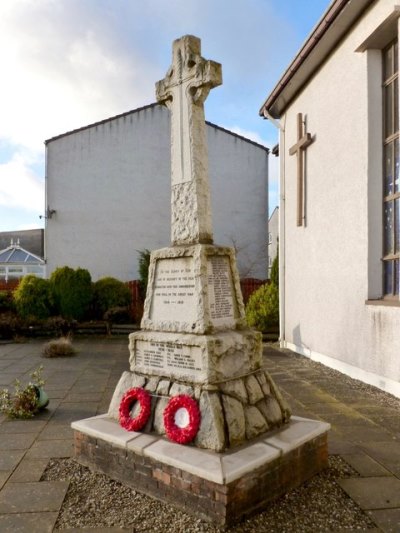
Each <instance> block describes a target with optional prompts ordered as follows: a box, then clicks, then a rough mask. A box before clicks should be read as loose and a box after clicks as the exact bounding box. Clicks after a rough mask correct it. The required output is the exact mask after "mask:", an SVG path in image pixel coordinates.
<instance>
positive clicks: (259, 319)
mask: <svg viewBox="0 0 400 533" xmlns="http://www.w3.org/2000/svg"><path fill="white" fill-rule="evenodd" d="M246 319H247V323H248V324H249V326H251V327H254V328H256V329H258V330H260V331H267V330H268V328H271V327H275V326H278V325H279V289H278V287H277V286H276V285H275V283H271V284H269V285H263V286H262V287H260V288H259V289H257V290H256V291H255V292H253V294H252V295H251V296H250V298H249V301H248V303H247V306H246Z"/></svg>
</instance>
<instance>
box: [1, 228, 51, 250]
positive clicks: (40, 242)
mask: <svg viewBox="0 0 400 533" xmlns="http://www.w3.org/2000/svg"><path fill="white" fill-rule="evenodd" d="M11 240H13V242H15V243H16V242H17V241H18V240H19V244H20V246H21V247H22V248H24V249H25V250H28V251H29V252H30V253H31V254H33V255H37V256H38V257H44V230H43V228H37V229H27V230H19V231H0V250H4V249H5V248H7V247H8V246H10V242H11Z"/></svg>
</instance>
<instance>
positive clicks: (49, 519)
mask: <svg viewBox="0 0 400 533" xmlns="http://www.w3.org/2000/svg"><path fill="white" fill-rule="evenodd" d="M57 515H58V513H15V514H3V515H0V531H1V532H2V533H51V532H52V531H53V528H54V525H55V523H56V520H57Z"/></svg>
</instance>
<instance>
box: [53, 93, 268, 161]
mask: <svg viewBox="0 0 400 533" xmlns="http://www.w3.org/2000/svg"><path fill="white" fill-rule="evenodd" d="M157 106H160V107H165V106H163V105H162V104H159V103H158V102H153V103H152V104H148V105H145V106H142V107H138V108H137V109H131V110H130V111H126V112H125V113H120V114H119V115H114V116H112V117H108V118H105V119H103V120H99V121H98V122H93V123H92V124H87V125H86V126H82V127H81V128H76V129H74V130H70V131H66V132H65V133H60V135H56V136H55V137H51V138H50V139H47V140H45V141H44V143H45V144H46V145H47V144H48V143H50V142H52V141H56V140H58V139H62V138H63V137H67V136H68V135H72V134H73V133H78V132H80V131H85V130H87V129H90V128H94V127H96V126H100V125H102V124H107V122H111V121H112V120H115V119H119V118H122V117H126V116H128V115H131V114H132V113H138V112H140V111H145V110H146V109H151V108H153V107H157ZM205 123H206V124H207V125H208V126H211V127H212V128H215V129H217V130H221V131H223V132H225V133H229V134H230V135H233V136H234V137H237V138H238V139H241V140H243V141H246V142H248V143H250V144H253V145H254V146H257V147H258V148H262V149H263V150H265V151H266V152H267V153H269V152H270V149H269V148H268V146H264V145H263V144H260V143H258V142H256V141H253V140H252V139H248V138H247V137H244V136H243V135H240V134H239V133H235V132H234V131H231V130H228V129H226V128H223V127H222V126H218V125H217V124H214V123H213V122H209V121H208V120H206V121H205Z"/></svg>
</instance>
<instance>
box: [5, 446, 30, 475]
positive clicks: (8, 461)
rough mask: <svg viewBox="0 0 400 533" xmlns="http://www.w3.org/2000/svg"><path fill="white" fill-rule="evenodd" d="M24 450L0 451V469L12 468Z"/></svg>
mask: <svg viewBox="0 0 400 533" xmlns="http://www.w3.org/2000/svg"><path fill="white" fill-rule="evenodd" d="M24 454H25V451H20V450H14V451H0V470H8V471H9V470H13V469H14V468H15V467H16V466H17V464H18V463H19V462H20V460H21V459H22V457H23V456H24Z"/></svg>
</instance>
